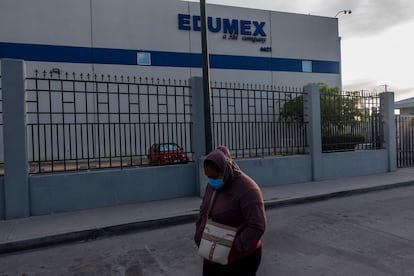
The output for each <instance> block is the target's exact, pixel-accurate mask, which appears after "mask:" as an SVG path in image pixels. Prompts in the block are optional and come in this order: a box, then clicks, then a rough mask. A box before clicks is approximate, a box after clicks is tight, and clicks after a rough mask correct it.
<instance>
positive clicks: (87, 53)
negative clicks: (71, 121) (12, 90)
mask: <svg viewBox="0 0 414 276" xmlns="http://www.w3.org/2000/svg"><path fill="white" fill-rule="evenodd" d="M140 51H141V50H123V49H109V48H90V47H74V46H56V45H39V44H24V43H5V42H0V58H16V59H24V60H27V61H45V62H69V63H95V64H122V65H136V64H137V52H140ZM141 52H148V53H151V66H165V67H190V68H201V55H200V54H193V53H178V52H160V51H146V50H142V51H141ZM312 63H313V64H312V70H313V72H314V73H329V74H339V72H340V70H339V68H340V67H339V62H337V61H323V60H313V61H312ZM210 66H211V68H216V69H237V70H260V71H288V72H302V60H301V59H287V58H269V57H252V56H234V55H213V54H212V55H210Z"/></svg>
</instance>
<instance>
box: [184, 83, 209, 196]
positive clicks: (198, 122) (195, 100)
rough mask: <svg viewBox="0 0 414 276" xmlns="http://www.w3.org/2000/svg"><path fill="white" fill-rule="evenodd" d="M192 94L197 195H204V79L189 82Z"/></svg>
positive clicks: (205, 180)
mask: <svg viewBox="0 0 414 276" xmlns="http://www.w3.org/2000/svg"><path fill="white" fill-rule="evenodd" d="M189 84H190V94H191V121H192V123H193V127H192V128H191V129H192V133H191V142H192V148H193V151H194V161H195V163H196V178H197V179H196V181H195V183H196V185H197V189H196V190H197V193H198V194H199V195H200V196H203V195H204V190H205V188H206V184H207V178H206V176H205V175H204V165H203V164H204V156H205V155H206V153H207V152H206V146H205V145H206V139H208V137H206V133H205V129H206V128H205V127H204V126H205V124H206V123H207V122H206V120H205V118H204V117H205V116H206V114H205V112H204V94H203V78H201V77H192V78H190V81H189Z"/></svg>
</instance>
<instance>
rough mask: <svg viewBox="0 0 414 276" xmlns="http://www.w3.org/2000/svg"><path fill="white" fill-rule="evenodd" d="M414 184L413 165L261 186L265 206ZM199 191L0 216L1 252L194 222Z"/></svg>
mask: <svg viewBox="0 0 414 276" xmlns="http://www.w3.org/2000/svg"><path fill="white" fill-rule="evenodd" d="M408 185H414V168H404V169H398V170H397V171H396V172H391V173H382V174H373V175H366V176H359V177H349V178H341V179H334V180H325V181H318V182H304V183H295V184H285V185H277V186H273V187H264V188H263V189H262V191H263V196H264V200H265V204H266V208H276V207H282V206H287V205H294V204H301V203H307V202H312V201H318V200H325V199H329V198H334V197H340V196H348V195H353V194H361V193H366V192H372V191H378V190H383V189H391V188H397V187H403V186H408ZM200 202H201V199H200V198H199V197H188V198H178V199H170V200H162V201H153V202H145V203H137V204H130V205H122V206H115V207H107V208H99V209H88V210H81V211H74V212H66V213H56V214H50V215H43V216H34V217H29V218H22V219H13V220H1V221H0V254H4V253H9V252H15V251H20V250H27V249H33V248H37V247H42V246H49V245H54V244H59V243H67V242H73V241H79V240H86V239H95V238H98V237H103V236H110V235H119V234H123V233H128V232H132V231H138V230H142V229H151V228H159V227H162V226H166V225H174V224H180V223H188V222H194V221H195V220H196V218H197V215H198V208H199V205H200Z"/></svg>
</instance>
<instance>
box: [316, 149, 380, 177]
mask: <svg viewBox="0 0 414 276" xmlns="http://www.w3.org/2000/svg"><path fill="white" fill-rule="evenodd" d="M322 165H323V179H324V180H325V179H335V178H341V177H350V176H360V175H368V174H374V173H384V172H387V171H388V158H387V151H386V150H364V151H352V152H337V153H325V154H322Z"/></svg>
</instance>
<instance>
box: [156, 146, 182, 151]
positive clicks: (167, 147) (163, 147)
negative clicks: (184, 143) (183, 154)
mask: <svg viewBox="0 0 414 276" xmlns="http://www.w3.org/2000/svg"><path fill="white" fill-rule="evenodd" d="M179 149H180V148H179V147H178V145H176V144H161V145H160V150H165V151H167V150H179Z"/></svg>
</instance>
